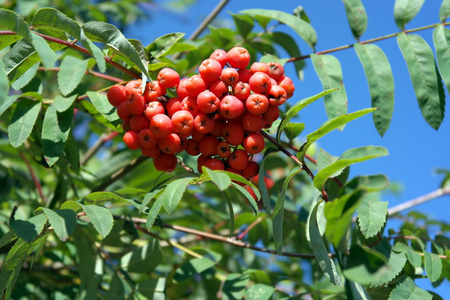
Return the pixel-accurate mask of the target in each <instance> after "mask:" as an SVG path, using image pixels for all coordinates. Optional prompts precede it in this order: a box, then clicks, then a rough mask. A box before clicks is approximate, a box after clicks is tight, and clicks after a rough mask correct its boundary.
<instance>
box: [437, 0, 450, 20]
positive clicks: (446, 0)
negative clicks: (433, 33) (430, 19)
mask: <svg viewBox="0 0 450 300" xmlns="http://www.w3.org/2000/svg"><path fill="white" fill-rule="evenodd" d="M449 15H450V0H443V1H442V4H441V8H440V9H439V20H441V22H445V20H447V18H448V16H449Z"/></svg>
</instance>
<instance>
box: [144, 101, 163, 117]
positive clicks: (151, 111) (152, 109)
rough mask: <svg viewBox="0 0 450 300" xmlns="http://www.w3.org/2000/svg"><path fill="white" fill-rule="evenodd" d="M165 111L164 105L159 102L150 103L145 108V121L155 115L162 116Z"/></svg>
mask: <svg viewBox="0 0 450 300" xmlns="http://www.w3.org/2000/svg"><path fill="white" fill-rule="evenodd" d="M165 112H166V110H165V108H164V105H162V104H161V102H159V101H152V102H149V103H148V104H147V107H146V108H145V112H144V113H145V116H146V117H147V119H149V120H151V119H152V118H153V116H154V115H157V114H163V113H165Z"/></svg>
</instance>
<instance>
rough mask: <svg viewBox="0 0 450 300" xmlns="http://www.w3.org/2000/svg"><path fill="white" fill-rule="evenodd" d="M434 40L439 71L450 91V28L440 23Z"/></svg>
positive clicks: (434, 33)
mask: <svg viewBox="0 0 450 300" xmlns="http://www.w3.org/2000/svg"><path fill="white" fill-rule="evenodd" d="M449 3H450V1H449ZM449 5H450V4H449ZM433 42H434V49H435V50H436V59H437V65H438V67H439V72H440V74H441V76H442V79H443V80H444V82H445V85H446V87H447V91H450V30H449V29H447V28H445V27H444V26H443V25H438V26H437V27H436V28H435V29H434V31H433Z"/></svg>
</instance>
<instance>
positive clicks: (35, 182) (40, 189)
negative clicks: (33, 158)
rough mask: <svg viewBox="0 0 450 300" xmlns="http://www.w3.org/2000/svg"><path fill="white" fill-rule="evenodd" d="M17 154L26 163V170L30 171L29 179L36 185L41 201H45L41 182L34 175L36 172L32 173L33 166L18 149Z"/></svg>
mask: <svg viewBox="0 0 450 300" xmlns="http://www.w3.org/2000/svg"><path fill="white" fill-rule="evenodd" d="M19 155H20V157H21V158H22V160H23V161H24V162H25V164H26V165H27V169H28V172H29V173H30V176H31V179H32V180H33V183H34V185H35V186H36V189H37V191H38V193H39V196H40V197H41V199H42V201H43V202H45V196H44V193H43V192H42V186H41V183H40V182H39V180H38V178H37V177H36V174H35V173H34V171H33V168H32V167H31V164H30V161H29V160H28V159H27V158H26V157H25V155H24V154H23V153H22V152H21V151H19Z"/></svg>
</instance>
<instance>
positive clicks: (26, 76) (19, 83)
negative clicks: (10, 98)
mask: <svg viewBox="0 0 450 300" xmlns="http://www.w3.org/2000/svg"><path fill="white" fill-rule="evenodd" d="M0 64H1V63H0ZM38 68H39V63H36V64H34V66H32V67H31V68H29V69H28V70H27V71H26V72H25V73H23V75H22V76H20V77H19V78H17V79H16V81H14V83H13V84H12V85H11V87H12V88H13V89H15V90H16V91H18V90H20V89H21V88H23V87H24V86H26V85H27V84H28V83H29V82H30V81H31V80H32V79H33V78H34V76H35V75H36V73H37V70H38ZM0 72H1V71H0ZM5 91H8V88H6V90H5Z"/></svg>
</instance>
